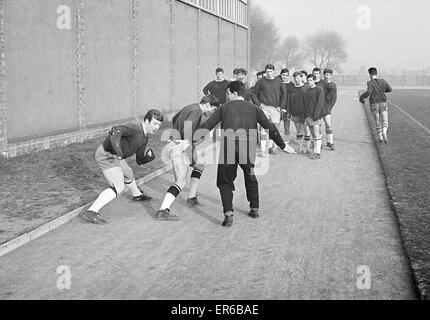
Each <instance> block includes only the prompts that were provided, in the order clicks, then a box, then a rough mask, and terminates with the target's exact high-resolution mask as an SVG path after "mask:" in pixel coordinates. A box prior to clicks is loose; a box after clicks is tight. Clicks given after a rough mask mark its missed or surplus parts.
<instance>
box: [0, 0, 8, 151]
mask: <svg viewBox="0 0 430 320" xmlns="http://www.w3.org/2000/svg"><path fill="white" fill-rule="evenodd" d="M5 6H6V0H0V152H1V154H2V156H3V157H7V156H8V152H7V149H8V142H7V96H6V37H5V34H6V30H5V28H6V26H5V19H6V18H5V12H6V10H5Z"/></svg>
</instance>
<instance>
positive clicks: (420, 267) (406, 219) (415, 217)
mask: <svg viewBox="0 0 430 320" xmlns="http://www.w3.org/2000/svg"><path fill="white" fill-rule="evenodd" d="M389 101H391V102H392V103H394V104H396V105H397V106H399V107H400V108H401V109H402V110H403V111H405V112H407V113H408V114H409V115H411V116H412V117H413V118H415V119H416V120H417V121H419V122H420V123H421V124H423V125H424V126H425V127H427V128H428V129H430V90H420V89H417V90H395V91H394V92H393V93H392V94H390V95H389ZM365 108H366V111H367V116H368V119H369V121H370V124H371V128H372V130H373V132H374V128H375V125H374V121H373V118H372V116H371V114H370V112H369V106H368V105H366V107H365ZM388 136H389V144H388V145H384V144H380V143H377V142H376V134H374V137H375V142H376V143H377V148H378V151H379V155H380V158H381V161H382V165H383V168H384V172H385V175H386V181H387V187H388V190H389V193H390V197H391V200H392V204H393V208H394V210H395V213H396V215H397V218H398V222H399V228H400V232H401V236H402V239H403V244H404V248H405V251H406V252H407V255H408V256H409V259H410V263H411V267H412V270H413V272H414V275H415V278H416V281H417V285H418V288H419V290H420V292H422V293H424V294H427V295H428V294H429V293H430V135H429V134H428V132H426V131H425V130H423V129H422V128H420V127H419V126H417V125H416V123H414V122H413V121H412V120H411V119H409V118H408V117H406V116H405V115H404V114H403V113H402V112H400V111H399V110H397V108H395V107H394V106H392V105H390V107H389V131H388Z"/></svg>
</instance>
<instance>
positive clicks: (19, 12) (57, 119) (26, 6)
mask: <svg viewBox="0 0 430 320" xmlns="http://www.w3.org/2000/svg"><path fill="white" fill-rule="evenodd" d="M61 4H66V5H69V6H71V7H73V1H72V0H13V1H7V2H6V6H5V19H6V20H5V38H6V39H5V41H6V47H5V49H6V52H5V55H6V60H5V67H6V95H7V97H6V99H7V128H8V131H7V138H8V140H12V141H13V140H14V139H22V138H25V137H29V136H35V135H44V134H50V133H52V132H55V131H60V130H64V129H72V128H77V127H78V119H77V116H76V111H75V100H74V97H75V95H74V91H75V88H74V73H75V65H74V61H75V52H74V50H75V36H74V32H73V31H72V30H67V31H60V30H58V29H57V28H56V20H57V13H56V9H57V7H58V6H59V5H61Z"/></svg>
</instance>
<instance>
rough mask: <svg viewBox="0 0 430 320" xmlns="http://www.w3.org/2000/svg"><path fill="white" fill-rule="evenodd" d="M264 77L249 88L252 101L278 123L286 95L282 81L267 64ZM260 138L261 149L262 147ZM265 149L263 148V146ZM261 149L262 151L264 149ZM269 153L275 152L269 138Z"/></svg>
mask: <svg viewBox="0 0 430 320" xmlns="http://www.w3.org/2000/svg"><path fill="white" fill-rule="evenodd" d="M265 71H266V74H267V75H266V78H261V79H260V80H258V81H257V83H256V84H255V86H254V87H253V88H252V90H251V99H252V102H253V103H254V104H255V105H257V106H259V107H261V108H262V110H263V111H264V113H265V114H266V116H267V117H268V118H269V120H270V121H272V123H274V124H275V125H279V123H280V122H281V108H283V107H284V106H285V104H286V101H287V95H286V91H285V88H284V86H283V84H282V81H281V80H280V79H279V78H278V77H275V75H274V71H275V66H274V65H273V64H268V65H266V67H265ZM263 144H264V143H263V139H262V149H263ZM264 149H265V148H264ZM264 149H263V150H262V151H263V153H264V152H265V150H264ZM268 149H269V153H271V154H276V152H275V148H274V144H273V141H272V140H271V139H269V142H268Z"/></svg>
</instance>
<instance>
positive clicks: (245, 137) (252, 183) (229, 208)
mask: <svg viewBox="0 0 430 320" xmlns="http://www.w3.org/2000/svg"><path fill="white" fill-rule="evenodd" d="M227 93H228V95H229V100H230V101H229V102H227V103H226V104H225V105H223V106H222V107H220V108H218V109H217V110H216V111H215V113H214V114H213V116H212V117H211V118H209V120H208V121H206V122H205V123H203V124H202V125H201V126H200V128H199V129H205V130H206V131H210V130H212V129H213V128H214V127H215V126H216V125H217V124H218V123H220V122H221V129H222V132H223V137H222V139H221V151H220V157H219V161H218V172H217V186H218V188H219V190H220V194H221V200H222V204H223V212H224V221H223V223H222V225H223V226H226V227H228V226H231V225H232V223H233V191H234V190H235V188H234V180H235V179H236V176H237V167H238V166H240V167H241V168H242V170H243V173H244V176H245V187H246V195H247V199H248V201H249V203H250V211H249V216H250V217H252V218H258V217H259V205H260V204H259V194H258V181H257V178H256V176H255V172H254V164H255V157H256V148H257V124H258V123H259V124H261V126H262V127H263V128H264V129H266V130H268V131H269V135H270V137H271V138H272V139H273V141H274V142H275V143H276V144H277V145H278V146H279V147H280V148H281V149H282V150H283V151H285V152H287V153H291V152H294V150H292V148H291V147H289V146H288V145H287V144H285V143H284V141H283V140H282V137H281V135H280V134H279V132H278V130H277V129H276V126H275V125H274V124H273V123H271V122H270V120H269V119H268V118H267V117H266V116H265V114H264V112H263V111H262V110H261V109H260V108H258V107H256V106H255V105H253V104H252V103H250V102H247V101H244V95H245V87H244V85H243V83H241V82H240V81H233V82H231V83H230V84H229V86H228V91H227ZM199 139H201V136H200V135H199V136H198V137H196V140H199Z"/></svg>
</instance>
